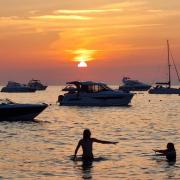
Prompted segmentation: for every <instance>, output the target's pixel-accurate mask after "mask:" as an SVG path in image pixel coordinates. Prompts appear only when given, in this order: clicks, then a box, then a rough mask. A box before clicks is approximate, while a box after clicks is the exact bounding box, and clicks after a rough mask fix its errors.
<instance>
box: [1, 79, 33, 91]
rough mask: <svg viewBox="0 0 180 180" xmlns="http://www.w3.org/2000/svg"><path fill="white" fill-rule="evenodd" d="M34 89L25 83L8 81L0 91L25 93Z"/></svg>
mask: <svg viewBox="0 0 180 180" xmlns="http://www.w3.org/2000/svg"><path fill="white" fill-rule="evenodd" d="M35 91H36V89H33V88H30V87H28V86H27V85H25V84H21V83H17V82H13V81H8V84H7V85H6V86H5V87H3V88H2V89H1V92H7V93H25V92H35Z"/></svg>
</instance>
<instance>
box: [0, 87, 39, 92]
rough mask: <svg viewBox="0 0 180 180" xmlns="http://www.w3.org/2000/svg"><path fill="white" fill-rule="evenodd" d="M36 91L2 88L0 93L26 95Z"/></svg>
mask: <svg viewBox="0 0 180 180" xmlns="http://www.w3.org/2000/svg"><path fill="white" fill-rule="evenodd" d="M35 91H36V89H32V88H8V87H3V88H2V89H1V92H7V93H28V92H35Z"/></svg>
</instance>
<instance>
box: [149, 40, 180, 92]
mask: <svg viewBox="0 0 180 180" xmlns="http://www.w3.org/2000/svg"><path fill="white" fill-rule="evenodd" d="M167 50H168V81H167V82H156V86H155V87H152V88H151V89H150V90H149V91H148V92H149V93H150V94H180V88H173V87H172V86H171V64H170V56H171V59H172V62H173V65H174V68H175V70H176V74H177V77H178V80H179V82H180V76H179V74H178V70H177V67H176V64H175V62H174V59H173V56H172V53H171V51H170V47H169V41H168V40H167Z"/></svg>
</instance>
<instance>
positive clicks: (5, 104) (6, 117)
mask: <svg viewBox="0 0 180 180" xmlns="http://www.w3.org/2000/svg"><path fill="white" fill-rule="evenodd" d="M47 106H48V105H47V104H44V103H43V104H20V103H14V102H12V101H10V100H9V99H5V100H4V99H3V100H2V99H0V121H29V120H33V119H34V118H35V117H36V116H38V115H39V114H40V113H41V112H42V111H43V110H44V109H45V108H46V107H47Z"/></svg>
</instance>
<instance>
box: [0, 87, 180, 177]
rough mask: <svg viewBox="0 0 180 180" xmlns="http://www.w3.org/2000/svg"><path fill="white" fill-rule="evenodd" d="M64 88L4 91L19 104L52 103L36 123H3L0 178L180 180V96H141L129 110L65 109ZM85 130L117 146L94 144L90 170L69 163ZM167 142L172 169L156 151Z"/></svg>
mask: <svg viewBox="0 0 180 180" xmlns="http://www.w3.org/2000/svg"><path fill="white" fill-rule="evenodd" d="M60 89H61V87H58V86H51V87H48V89H47V90H46V91H44V92H36V93H25V94H6V93H0V98H10V99H12V100H13V101H15V102H22V103H36V102H46V103H48V104H51V106H49V107H48V108H47V109H46V110H45V111H44V112H43V113H42V114H40V115H39V116H38V117H37V118H36V119H37V122H27V123H26V122H0V178H2V179H64V180H67V179H72V180H76V179H95V180H99V179H100V180H101V179H102V180H104V179H123V180H124V179H125V180H126V179H133V180H134V179H135V180H136V179H137V180H141V179H142V180H144V179H148V180H150V179H158V180H161V179H163V180H165V179H173V180H174V179H180V96H178V95H149V94H147V93H141V94H136V95H135V96H134V98H133V99H132V103H131V106H130V107H99V108H98V107H86V108H85V107H62V106H58V105H57V104H56V101H57V97H58V95H59V94H60V93H62V92H60ZM84 128H89V129H91V131H92V136H93V137H96V138H99V139H103V140H112V141H118V142H119V143H118V144H117V145H103V144H94V155H95V157H97V160H96V161H95V162H93V164H92V165H90V166H85V165H83V164H82V162H81V161H77V162H73V161H72V160H70V158H71V155H73V153H74V149H75V147H76V145H77V142H78V140H79V139H80V138H81V137H82V132H83V130H84ZM167 142H174V143H175V147H176V151H177V161H176V164H174V165H170V164H168V162H166V160H165V158H163V157H157V156H155V155H154V152H153V151H152V149H153V148H165V147H166V144H167ZM81 153H82V152H81V151H79V155H81Z"/></svg>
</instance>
